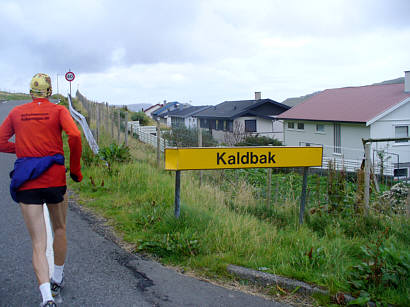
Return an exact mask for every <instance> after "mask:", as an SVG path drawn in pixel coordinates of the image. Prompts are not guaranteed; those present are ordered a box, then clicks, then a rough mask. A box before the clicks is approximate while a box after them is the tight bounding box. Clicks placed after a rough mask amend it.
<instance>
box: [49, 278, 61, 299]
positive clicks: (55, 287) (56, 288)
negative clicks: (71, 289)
mask: <svg viewBox="0 0 410 307" xmlns="http://www.w3.org/2000/svg"><path fill="white" fill-rule="evenodd" d="M50 286H51V295H52V296H53V297H55V296H58V295H60V292H61V290H62V289H63V288H64V275H63V279H62V280H61V282H60V283H57V282H55V281H54V280H53V279H52V278H51V279H50Z"/></svg>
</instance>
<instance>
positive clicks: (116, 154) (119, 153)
mask: <svg viewBox="0 0 410 307" xmlns="http://www.w3.org/2000/svg"><path fill="white" fill-rule="evenodd" d="M98 155H99V156H100V157H101V159H103V160H105V161H107V162H108V163H109V164H112V163H121V162H128V161H130V160H131V155H130V150H129V148H128V146H125V145H124V144H121V145H117V144H114V143H112V144H111V145H110V146H106V147H102V148H100V151H99V153H98Z"/></svg>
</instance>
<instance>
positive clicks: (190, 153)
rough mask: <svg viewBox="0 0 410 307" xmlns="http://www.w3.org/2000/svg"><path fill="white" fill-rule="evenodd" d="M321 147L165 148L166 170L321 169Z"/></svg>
mask: <svg viewBox="0 0 410 307" xmlns="http://www.w3.org/2000/svg"><path fill="white" fill-rule="evenodd" d="M322 156H323V148H322V147H284V146H280V147H197V148H166V149H165V169H166V170H200V169H224V168H256V167H308V166H322Z"/></svg>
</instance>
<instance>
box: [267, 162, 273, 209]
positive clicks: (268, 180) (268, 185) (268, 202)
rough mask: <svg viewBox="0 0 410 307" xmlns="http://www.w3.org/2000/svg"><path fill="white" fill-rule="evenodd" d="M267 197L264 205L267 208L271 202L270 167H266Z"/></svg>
mask: <svg viewBox="0 0 410 307" xmlns="http://www.w3.org/2000/svg"><path fill="white" fill-rule="evenodd" d="M266 184H267V189H266V193H267V198H266V207H267V208H269V207H270V204H271V195H272V168H268V178H267V183H266Z"/></svg>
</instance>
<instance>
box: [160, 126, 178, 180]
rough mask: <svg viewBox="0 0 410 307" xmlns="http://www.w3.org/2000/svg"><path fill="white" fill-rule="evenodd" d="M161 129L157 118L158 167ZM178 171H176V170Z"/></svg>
mask: <svg viewBox="0 0 410 307" xmlns="http://www.w3.org/2000/svg"><path fill="white" fill-rule="evenodd" d="M160 138H161V130H160V127H159V120H157V167H158V168H159V163H160V159H161V156H160V152H161V139H160ZM177 173H178V172H177Z"/></svg>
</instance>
